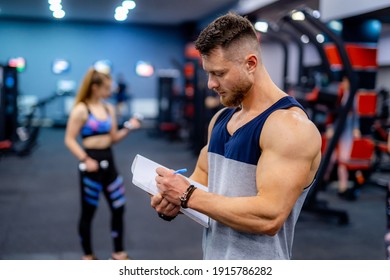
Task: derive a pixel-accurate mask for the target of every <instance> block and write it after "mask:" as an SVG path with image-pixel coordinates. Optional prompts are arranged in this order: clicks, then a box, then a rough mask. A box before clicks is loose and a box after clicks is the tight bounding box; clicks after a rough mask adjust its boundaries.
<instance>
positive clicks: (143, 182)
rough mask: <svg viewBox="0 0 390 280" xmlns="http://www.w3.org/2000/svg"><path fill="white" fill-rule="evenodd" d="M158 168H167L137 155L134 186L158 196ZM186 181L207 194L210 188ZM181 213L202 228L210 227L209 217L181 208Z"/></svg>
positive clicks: (133, 165)
mask: <svg viewBox="0 0 390 280" xmlns="http://www.w3.org/2000/svg"><path fill="white" fill-rule="evenodd" d="M157 167H164V168H167V167H165V166H163V165H161V164H158V163H157V162H154V161H152V160H150V159H148V158H146V157H143V156H141V155H136V156H135V158H134V160H133V164H132V165H131V172H132V173H133V181H132V182H133V184H134V185H136V186H137V187H139V188H141V189H143V190H144V191H146V192H148V193H150V194H152V195H156V194H157V193H158V192H159V191H158V188H157V185H156V181H155V178H156V176H157V173H156V168H157ZM186 179H187V180H188V181H189V182H190V183H191V184H193V185H194V186H195V187H197V188H199V189H202V190H204V191H206V192H207V191H208V188H207V187H205V186H203V185H202V184H199V183H198V182H195V181H193V180H191V179H189V178H187V177H186ZM180 211H181V212H182V213H183V214H185V215H187V216H188V217H190V218H191V219H193V220H194V221H196V222H198V223H199V224H201V225H202V226H204V227H208V226H209V217H208V216H206V215H204V214H202V213H200V212H198V211H195V210H193V209H190V208H181V210H180Z"/></svg>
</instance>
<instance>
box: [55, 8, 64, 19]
mask: <svg viewBox="0 0 390 280" xmlns="http://www.w3.org/2000/svg"><path fill="white" fill-rule="evenodd" d="M64 16H65V12H64V11H63V10H57V11H54V12H53V17H55V18H63V17H64Z"/></svg>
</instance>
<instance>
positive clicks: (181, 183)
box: [156, 167, 190, 206]
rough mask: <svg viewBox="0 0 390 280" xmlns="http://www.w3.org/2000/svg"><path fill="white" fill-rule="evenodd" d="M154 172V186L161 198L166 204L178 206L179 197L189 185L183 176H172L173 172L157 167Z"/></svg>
mask: <svg viewBox="0 0 390 280" xmlns="http://www.w3.org/2000/svg"><path fill="white" fill-rule="evenodd" d="M156 172H157V176H156V185H157V188H158V189H159V191H160V193H161V195H162V197H164V198H165V199H166V200H167V201H168V202H170V203H173V204H175V205H178V206H180V203H181V201H180V197H181V196H182V195H183V193H184V192H185V191H186V190H187V188H188V187H189V185H190V183H189V182H188V181H187V180H186V179H185V178H184V177H183V176H181V175H179V174H174V173H173V172H174V171H173V170H169V169H166V168H162V167H159V168H157V169H156Z"/></svg>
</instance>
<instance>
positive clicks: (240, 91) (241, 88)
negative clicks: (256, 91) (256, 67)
mask: <svg viewBox="0 0 390 280" xmlns="http://www.w3.org/2000/svg"><path fill="white" fill-rule="evenodd" d="M251 87H252V83H250V82H249V81H246V82H242V83H241V84H239V85H237V86H236V87H234V88H232V90H231V91H230V92H229V93H228V94H226V95H225V96H221V103H222V104H223V105H224V106H226V107H237V106H239V105H241V103H242V101H243V100H244V98H245V96H246V95H247V93H248V91H249V89H250V88H251Z"/></svg>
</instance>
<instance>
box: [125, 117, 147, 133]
mask: <svg viewBox="0 0 390 280" xmlns="http://www.w3.org/2000/svg"><path fill="white" fill-rule="evenodd" d="M133 118H135V119H137V120H138V121H139V122H142V121H143V120H144V116H143V115H142V114H140V113H134V115H133ZM123 126H124V127H126V128H127V129H129V130H131V129H133V128H134V127H133V126H132V125H131V123H130V122H128V121H125V122H124V123H123Z"/></svg>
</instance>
